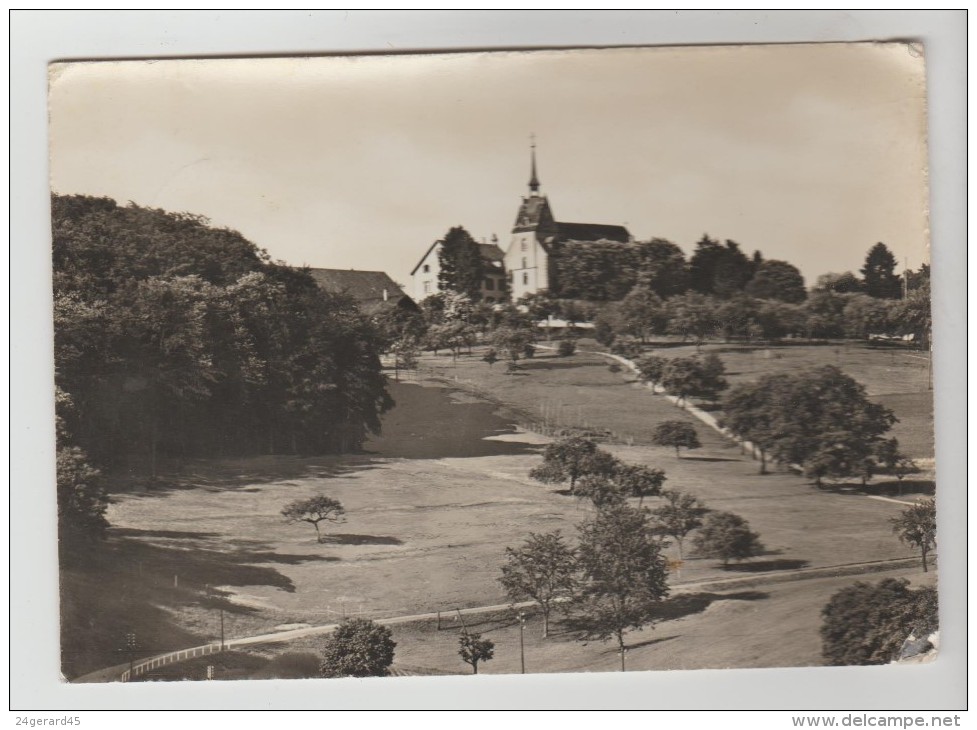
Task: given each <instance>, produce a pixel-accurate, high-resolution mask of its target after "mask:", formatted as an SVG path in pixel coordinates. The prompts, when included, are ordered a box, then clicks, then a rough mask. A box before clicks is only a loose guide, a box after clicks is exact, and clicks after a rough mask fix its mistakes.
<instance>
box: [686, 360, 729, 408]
mask: <svg viewBox="0 0 977 730" xmlns="http://www.w3.org/2000/svg"><path fill="white" fill-rule="evenodd" d="M728 387H729V383H728V382H727V381H726V366H725V365H724V364H723V361H722V359H721V358H720V357H719V355H717V354H716V353H714V352H710V353H709V354H708V355H706V356H705V357H704V358H702V360H701V361H699V383H698V388H697V389H696V390H695V391H693V392H692V395H694V396H696V397H699V398H705V399H707V400H710V401H712V402H713V403H715V402H716V400H717V399H718V398H719V394H720V393H721V392H722V391H724V390H726V389H727V388H728Z"/></svg>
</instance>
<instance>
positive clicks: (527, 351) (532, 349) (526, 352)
mask: <svg viewBox="0 0 977 730" xmlns="http://www.w3.org/2000/svg"><path fill="white" fill-rule="evenodd" d="M535 354H536V345H533V344H527V345H525V346H524V347H523V348H522V356H523V357H525V358H530V357H532V356H533V355H535Z"/></svg>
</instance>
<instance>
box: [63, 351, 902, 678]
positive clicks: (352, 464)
mask: <svg viewBox="0 0 977 730" xmlns="http://www.w3.org/2000/svg"><path fill="white" fill-rule="evenodd" d="M424 366H425V368H427V369H428V371H429V372H430V371H431V369H433V370H434V371H435V372H434V374H435V375H436V376H437V377H438V378H440V379H441V381H442V383H443V381H445V380H447V381H449V382H451V383H454V382H455V381H454V379H455V378H457V379H458V380H457V387H443V386H442V387H438V386H437V384H436V383H434V382H431V381H425V382H424V383H423V384H419V383H398V384H393V386H392V393H393V395H394V397H395V399H396V400H397V403H398V405H397V406H396V407H395V408H394V409H393V410H392V411H391V412H390V413H389V414H388V415H387V417H386V418H385V421H384V434H383V436H382V437H379V438H376V439H373V440H372V441H371V442H370V443H369V444H368V445H367V453H363V454H358V455H352V456H346V457H322V458H309V459H299V458H287V457H278V458H258V459H242V460H226V461H221V462H218V461H208V462H200V463H196V464H190V465H186V466H185V467H184V469H183V470H182V472H181V473H178V474H173V475H171V477H170V479H169V480H168V482H167V486H164V487H160V488H157V489H154V490H146V489H145V488H142V489H141V490H139V491H123V492H119V493H117V494H115V495H114V501H113V504H112V505H111V507H110V511H109V515H108V516H109V519H110V521H111V523H112V525H113V528H112V530H111V531H110V538H109V540H108V541H107V542H106V544H105V545H104V546H102V547H101V548H98V549H97V550H95V551H94V552H93V555H92V556H91V561H92V562H91V563H90V564H89V565H88V566H86V568H85V569H84V570H82V569H81V568H71V567H70V566H69V567H67V569H66V570H65V571H64V573H63V580H64V596H65V598H64V600H65V605H66V609H65V620H64V630H63V643H64V659H65V662H64V666H65V672H66V674H67V675H68V676H69V677H73V676H78V675H79V674H83V673H85V672H88V671H91V670H94V669H97V668H100V667H104V666H110V665H113V664H119V663H122V661H124V660H125V659H124V657H122V658H120V654H119V652H118V651H117V649H118V648H119V647H121V646H122V643H123V642H124V636H125V634H126V633H127V632H129V631H133V632H135V633H136V634H137V637H138V640H139V645H140V647H142V648H144V649H145V650H146V651H147V652H149V651H151V650H156V651H157V652H159V651H166V650H170V649H175V648H179V647H185V646H191V645H194V644H200V643H204V642H205V641H214V640H216V639H217V638H218V633H219V609H220V608H221V607H223V609H224V618H225V632H226V636H227V637H228V638H234V637H243V636H250V635H254V634H258V633H265V632H269V631H274V630H276V629H279V628H283V627H294V626H296V625H303V624H305V625H317V624H325V623H331V622H334V621H336V620H337V619H340V618H341V617H342V616H343V615H361V616H366V617H371V618H378V617H385V616H395V615H404V614H411V613H420V612H426V611H435V610H441V611H445V612H450V611H452V610H453V609H454V608H457V607H469V606H479V605H490V604H495V603H502V602H504V600H505V597H504V595H503V593H502V591H501V589H500V587H499V585H498V583H497V577H498V574H499V565H500V563H501V561H502V557H503V553H504V549H505V547H506V546H510V545H516V544H518V543H519V542H521V541H522V540H523V539H524V538H525V537H526V536H527V534H528V533H529V532H530V531H536V532H541V531H549V530H554V529H562V530H564V532H566V533H567V534H570V535H573V534H574V531H575V527H574V526H575V525H576V524H577V523H578V522H579V521H580V520H581V519H583V518H585V517H587V516H588V515H589V514H591V509H590V508H589V507H588V506H587V505H586V504H583V503H581V502H578V501H577V500H576V499H574V498H572V497H568V496H564V495H562V494H559V493H557V491H556V490H555V489H554V488H553V487H550V486H546V485H541V484H537V483H534V482H532V481H531V480H529V479H528V477H527V476H526V475H527V472H528V471H529V469H530V468H531V467H532V466H534V465H535V464H537V463H538V462H539V459H540V457H539V450H540V448H541V444H542V443H543V440H542V439H540V438H539V437H537V436H535V435H534V434H531V433H529V434H527V433H518V432H517V431H516V430H515V429H514V428H513V427H512V423H513V421H521V422H529V421H530V420H532V418H533V417H534V416H536V415H537V414H542V413H546V414H549V416H551V417H553V418H554V419H555V418H557V417H560V418H561V419H563V420H566V421H568V422H569V421H579V422H581V423H589V424H590V425H591V426H593V427H600V428H605V429H607V430H610V431H613V432H615V433H616V434H617V435H618V438H617V439H616V441H617V443H615V444H612V445H608V446H607V447H608V448H609V449H611V450H612V451H614V453H615V454H617V455H618V456H620V457H621V458H624V459H627V460H629V461H633V462H640V463H648V464H652V465H655V466H660V467H661V468H663V469H665V470H666V472H667V474H668V482H667V486H669V487H672V488H681V489H684V490H688V491H691V492H693V493H695V494H696V495H698V496H699V497H700V498H702V499H703V500H704V501H705V502H706V503H707V505H708V506H709V507H711V508H713V509H723V510H731V511H735V512H737V513H739V514H741V515H743V516H744V517H746V518H747V519H748V520H749V521H750V523H751V525H752V526H753V528H754V529H755V530H757V531H758V532H760V534H761V536H762V539H763V541H764V543H765V545H766V547H767V552H766V554H765V555H763V556H761V557H760V558H758V559H756V560H754V561H751V562H748V563H744V564H743V565H741V566H737V565H734V566H733V570H731V571H728V572H724V571H722V570H721V568H720V567H719V566H718V565H717V564H716V562H715V561H712V560H700V559H694V558H693V559H690V560H687V561H686V563H685V565H684V566H683V567H682V568H681V572H680V573H679V572H676V574H675V575H673V581H674V582H675V583H676V584H677V583H680V582H681V583H686V582H693V581H699V580H704V579H710V578H715V577H725V576H728V575H763V574H775V573H776V572H778V571H782V570H790V569H793V568H799V567H808V566H824V565H836V564H843V563H854V562H862V561H872V560H882V559H887V558H894V557H906V556H908V555H909V554H910V553H909V552H908V551H907V550H906V549H905V548H904V547H903V546H902V545H900V544H899V543H898V542H897V541H896V540H895V538H894V537H893V536H892V534H891V532H890V530H889V527H888V524H887V518H888V517H890V516H892V515H894V514H896V513H897V512H898V510H899V509H900V508H901V506H900V505H899V504H894V503H892V502H885V501H878V500H872V499H868V498H866V497H864V496H861V495H857V494H853V493H849V492H834V491H827V490H825V491H821V490H817V489H815V488H813V487H812V486H811V485H809V484H807V483H806V482H804V480H802V479H800V478H798V477H795V476H793V475H790V474H773V475H769V476H764V477H760V476H758V475H757V474H756V471H757V469H756V464H755V462H753V461H751V460H749V459H748V458H746V457H744V456H742V455H741V454H740V453H739V450H738V449H737V448H735V447H732V446H730V444H729V443H728V442H726V441H724V440H723V439H722V438H720V437H719V436H718V435H717V434H715V433H714V432H712V431H710V430H708V429H706V428H705V427H704V426H702V425H701V424H699V423H698V422H697V421H691V420H690V422H694V423H696V424H697V427H698V430H699V434H700V438H701V439H702V441H703V448H702V449H700V450H698V451H695V452H692V453H691V454H688V455H687V458H682V459H676V458H675V456H674V453H673V452H672V451H671V450H668V449H662V448H658V447H654V446H651V445H650V444H649V443H648V441H649V436H650V431H651V429H652V428H653V427H654V425H655V424H656V423H657V422H659V421H660V420H663V419H665V418H690V419H691V417H690V416H688V414H686V413H684V412H683V411H681V410H679V409H676V408H675V407H673V406H671V405H670V404H668V403H667V402H666V401H665V400H664V399H663V398H661V397H658V396H654V395H652V394H651V393H649V392H648V391H647V390H646V389H644V388H641V387H639V386H638V385H636V384H634V383H631V382H628V378H625V377H624V375H623V374H618V373H612V372H610V371H609V370H608V368H607V365H606V363H605V362H604V361H603V360H602V359H601V358H599V357H597V356H589V355H579V356H574V357H571V358H565V359H557V358H547V357H540V358H538V359H535V360H533V361H531V362H529V363H527V367H526V368H525V369H524V370H523V371H522V373H521V374H519V375H507V374H506V373H505V369H504V367H503V366H502V365H501V364H497V365H496V366H494V367H492V368H490V367H489V366H488V365H487V364H486V363H483V362H480V361H479V360H477V358H474V357H473V358H467V357H466V358H462V359H459V361H458V362H457V363H455V364H452V363H451V360H450V358H437V359H434V358H431V357H430V356H426V357H425V362H424ZM461 386H464V388H465V390H462V389H461ZM475 389H477V390H479V391H480V392H485V393H490V394H491V396H492V397H493V398H494V399H495V400H497V401H509V402H511V403H512V404H513V407H511V408H510V407H501V406H499V405H497V404H495V403H486V402H483V401H481V400H478V399H476V398H474V397H472V395H471V392H472V391H473V390H475ZM629 444H630V445H629ZM320 492H323V493H326V494H328V495H329V496H332V497H335V498H337V499H339V500H340V501H341V502H342V503H343V505H344V506H345V507H346V510H347V521H346V523H344V524H341V525H338V526H330V527H331V529H329V530H328V533H329V535H330V536H329V538H328V539H327V541H326V542H325V543H323V544H319V543H317V542H316V541H315V533H314V530H313V529H312V527H311V526H310V525H305V524H298V525H289V524H286V523H285V522H284V520H283V519H282V517H281V515H280V510H281V508H282V506H283V505H284V504H285V503H287V502H288V501H291V500H294V499H298V498H304V497H307V496H310V495H313V494H316V493H320ZM654 502H655V500H646V504H648V505H649V506H652V507H654V506H655V504H654ZM801 583H802V584H805V585H806V584H811V585H813V584H814V581H803V582H801ZM764 590H767V589H764ZM770 590H771V591H772V590H773V589H770ZM778 590H779V589H778ZM784 590H785V591H789V590H796V591H798V593H797V596H798V597H797V600H798V601H802V602H803V595H804V589H803V587H801V584H798V585H797V586H795V587H794V588H793V589H788V588H784ZM822 598H823V597H822V596H820V595H814V594H812V595H811V597H810V598H809V599H808V603H809V606H808V608H809V609H810V611H814V613H816V611H817V610H819V609H820V605H822V604H823V601H822ZM727 604H728V605H731V606H736V607H739V608H737V611H741V610H742V611H743V616H741V617H740V618H739V619H737V620H739V621H742V622H743V624H744V627H745V628H744V629H743V631H744V632H748V631H754V632H764V631H770V632H772V633H776V629H775V628H774V627H776V621H778V620H779V618H778V615H774V614H771V613H769V612H767V611H766V610H763V611H759V610H758V607H759V606H765V605H768V604H766V603H764V602H763V601H746V602H744V601H740V600H737V599H728V600H723V601H720V602H719V603H714V604H711V605H717V606H722V605H727ZM770 605H772V604H770ZM743 606H746V607H747V608H749V610H746V609H744V608H743ZM750 607H752V608H750ZM713 610H719V609H718V608H717V609H713ZM723 610H729V609H728V608H726V609H723ZM707 613H708V611H707ZM787 613H790V611H788V612H787ZM751 621H752V626H753V628H752V629H750V628H749V625H750V622H751ZM805 631H806V633H805V634H804V637H805V638H804V639H803V641H801V640H800V639H798V640H797V641H795V640H794V638H790V639H789V640H787V641H781V642H770V644H769V645H765V646H766V648H763V647H759V646H757V645H756V643H755V642H751V641H748V640H742V641H732V642H727V643H726V644H724V647H725V648H724V649H723V650H722V651H721V652H720V651H718V650H717V651H712V650H709V649H707V648H705V649H704V648H700V649H699V650H697V651H699V653H698V654H697V655H696V656H695V657H686V658H685V659H684V661H687V662H689V663H693V664H696V666H713V667H721V666H782V665H789V664H792V663H816V661H817V658H816V655H813V654H812V653H811V648H810V647H811V645H812V644H811V642H812V641H815V639H816V632H817V627H816V625H814V624H811V625H808V626H807V627H806V629H805ZM744 635H746V634H744ZM812 637H814V638H812ZM408 643H410V642H403V646H402V647H401V650H402V651H403V652H406V654H405V656H406V657H407V658H406V659H404V661H407V662H408V663H409V664H418V665H420V666H429V665H426V664H423V663H422V662H421V659H423V657H422V656H419V657H416V659H417V660H416V661H415V660H414V659H412V658H411V654H410V652H411V651H414V649H412V648H410V647H409V646H408V645H407V644H408ZM572 646H574V647H576V646H577V645H576V643H574V644H572ZM289 648H291V647H289ZM417 651H420V649H419V648H418V649H417ZM574 651H575V652H576V649H575V650H574ZM737 652H739V653H737ZM573 656H578V654H577V653H574V654H573ZM579 656H582V657H583V658H581V659H580V660H579V661H580V663H579V665H573V666H570V665H564V664H561V663H560V662H557V661H556V660H555V659H554V662H556V663H555V664H554V665H553V671H573V670H575V669H585V668H586V669H600V668H603V664H601V662H603V661H604V659H600V660H599V661H598V660H597V659H594V657H591V659H593V660H594V661H598V663H597V664H595V665H588V664H587V662H588V661H590V659H587V656H588V655H586V654H585V655H579ZM595 656H596V655H595ZM600 656H604V655H603V654H601V655H600ZM545 657H546V654H545V653H543V654H541V655H540V656H539V657H538V658H537V661H538V662H540V663H539V664H538V665H537V666H536V667H535V670H536V671H542V670H543V669H544V666H545V661H548V660H546V659H545ZM561 661H562V660H561ZM568 661H570V660H568ZM573 661H577V660H576V659H574V660H573ZM607 661H608V662H609V665H608V668H613V664H614V661H615V658H614V657H613V656H611V657H610V658H609V659H607ZM571 664H572V662H571ZM504 666H505V663H504V662H503V661H501V660H500V661H499V662H498V663H497V664H496V667H499V668H502V667H504ZM434 668H442V667H440V666H439V667H434ZM462 668H463V667H462Z"/></svg>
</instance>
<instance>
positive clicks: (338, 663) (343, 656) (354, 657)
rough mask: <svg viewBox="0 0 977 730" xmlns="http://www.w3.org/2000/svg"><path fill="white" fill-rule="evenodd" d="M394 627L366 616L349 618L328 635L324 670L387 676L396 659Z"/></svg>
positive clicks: (329, 674)
mask: <svg viewBox="0 0 977 730" xmlns="http://www.w3.org/2000/svg"><path fill="white" fill-rule="evenodd" d="M396 646H397V642H395V641H394V640H393V635H392V634H391V632H390V629H389V628H387V627H386V626H381V625H380V624H378V623H376V622H375V621H370V620H368V619H363V618H348V619H345V620H344V621H343V622H342V623H341V624H339V626H337V627H336V630H335V631H333V632H332V634H330V635H329V637H328V638H327V639H326V643H325V646H324V647H323V650H322V656H323V661H322V674H323V675H324V676H326V677H384V676H386V675H387V674H388V673H389V670H390V665H391V664H392V663H393V660H394V648H395V647H396Z"/></svg>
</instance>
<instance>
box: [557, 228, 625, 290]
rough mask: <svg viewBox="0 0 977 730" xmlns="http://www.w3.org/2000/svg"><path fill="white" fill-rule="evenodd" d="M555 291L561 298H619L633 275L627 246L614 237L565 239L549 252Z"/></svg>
mask: <svg viewBox="0 0 977 730" xmlns="http://www.w3.org/2000/svg"><path fill="white" fill-rule="evenodd" d="M551 257H552V258H551V260H552V264H553V273H554V277H553V279H551V286H552V284H553V283H555V284H556V290H557V291H558V295H559V296H560V297H561V298H563V299H586V300H588V301H609V300H616V299H621V298H622V297H623V296H624V295H625V294H627V293H628V292H629V291H630V290H631V289H632V287H634V285H635V281H636V278H637V275H636V272H635V270H634V266H633V259H632V254H631V249H630V247H628V246H627V245H624V244H621V243H618V242H616V241H587V242H573V241H571V242H569V243H564V244H562V245H560V246H559V247H558V248H555V249H553V252H552V254H551Z"/></svg>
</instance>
